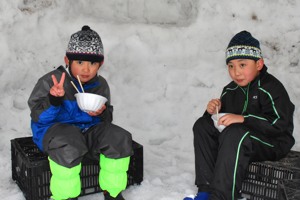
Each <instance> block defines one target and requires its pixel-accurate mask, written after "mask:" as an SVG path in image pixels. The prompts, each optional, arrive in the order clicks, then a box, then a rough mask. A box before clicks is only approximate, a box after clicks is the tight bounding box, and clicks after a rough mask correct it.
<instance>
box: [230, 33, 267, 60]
mask: <svg viewBox="0 0 300 200" xmlns="http://www.w3.org/2000/svg"><path fill="white" fill-rule="evenodd" d="M238 58H240V59H252V60H255V61H257V60H259V59H260V58H262V53H261V49H260V45H259V41H258V40H257V39H255V38H254V37H252V35H251V33H249V32H247V31H241V32H239V33H237V34H236V35H235V36H234V37H233V38H232V39H231V40H230V42H229V44H228V47H227V49H226V64H228V62H229V61H230V60H233V59H238Z"/></svg>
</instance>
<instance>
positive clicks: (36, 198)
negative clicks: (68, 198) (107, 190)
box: [11, 137, 144, 200]
mask: <svg viewBox="0 0 300 200" xmlns="http://www.w3.org/2000/svg"><path fill="white" fill-rule="evenodd" d="M133 150H134V155H133V156H131V159H130V165H129V170H128V185H127V186H130V185H134V184H140V183H141V182H142V181H143V166H144V165H143V146H142V145H140V144H138V143H137V142H135V141H133ZM11 160H12V165H11V166H12V179H13V180H15V181H16V183H17V184H18V186H19V187H20V189H21V190H22V192H23V194H24V196H25V198H26V200H48V199H49V197H50V196H51V192H50V187H49V186H50V178H51V172H50V167H49V162H48V159H47V155H45V154H43V153H42V152H41V151H40V150H39V149H38V148H37V146H36V145H35V144H34V143H33V141H32V137H23V138H16V139H13V140H11ZM98 174H99V162H98V161H96V160H90V159H87V158H85V159H84V160H83V162H82V169H81V173H80V177H81V194H80V196H84V195H88V194H93V193H97V192H101V189H100V188H99V182H98Z"/></svg>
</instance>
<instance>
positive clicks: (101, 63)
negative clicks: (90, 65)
mask: <svg viewBox="0 0 300 200" xmlns="http://www.w3.org/2000/svg"><path fill="white" fill-rule="evenodd" d="M103 63H104V60H102V61H101V62H100V65H99V69H100V67H101V66H102V65H103Z"/></svg>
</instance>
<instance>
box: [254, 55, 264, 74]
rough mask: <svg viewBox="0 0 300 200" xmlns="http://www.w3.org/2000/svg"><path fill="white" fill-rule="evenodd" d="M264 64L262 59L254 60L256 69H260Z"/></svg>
mask: <svg viewBox="0 0 300 200" xmlns="http://www.w3.org/2000/svg"><path fill="white" fill-rule="evenodd" d="M263 66H264V59H262V58H261V59H259V60H258V61H256V67H257V70H258V71H260V70H261V69H262V68H263Z"/></svg>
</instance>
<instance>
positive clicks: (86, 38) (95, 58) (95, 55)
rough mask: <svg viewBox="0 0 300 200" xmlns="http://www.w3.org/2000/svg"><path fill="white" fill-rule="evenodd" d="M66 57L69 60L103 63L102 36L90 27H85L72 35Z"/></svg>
mask: <svg viewBox="0 0 300 200" xmlns="http://www.w3.org/2000/svg"><path fill="white" fill-rule="evenodd" d="M66 56H67V57H68V59H69V60H81V61H91V62H102V61H103V59H104V51H103V44H102V41H101V38H100V36H99V35H98V33H97V32H95V31H93V30H92V29H91V28H90V27H89V26H83V27H82V29H81V30H80V31H78V32H76V33H74V34H73V35H71V38H70V41H69V44H68V48H67V51H66Z"/></svg>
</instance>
